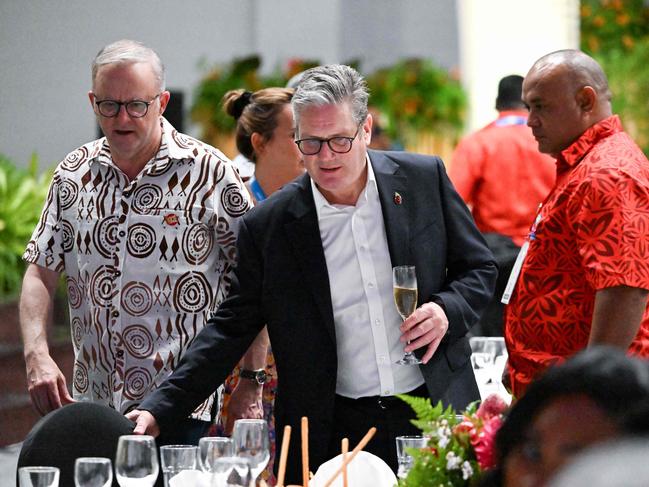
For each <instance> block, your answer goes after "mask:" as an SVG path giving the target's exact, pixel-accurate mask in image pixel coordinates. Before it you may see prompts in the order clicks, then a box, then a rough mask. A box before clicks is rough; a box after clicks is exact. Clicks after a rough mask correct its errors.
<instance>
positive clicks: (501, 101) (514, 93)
mask: <svg viewBox="0 0 649 487" xmlns="http://www.w3.org/2000/svg"><path fill="white" fill-rule="evenodd" d="M524 107H525V104H524V103H523V77H522V76H519V75H517V74H512V75H510V76H505V77H504V78H503V79H501V80H500V82H499V83H498V96H497V97H496V110H498V111H502V110H513V109H516V108H524Z"/></svg>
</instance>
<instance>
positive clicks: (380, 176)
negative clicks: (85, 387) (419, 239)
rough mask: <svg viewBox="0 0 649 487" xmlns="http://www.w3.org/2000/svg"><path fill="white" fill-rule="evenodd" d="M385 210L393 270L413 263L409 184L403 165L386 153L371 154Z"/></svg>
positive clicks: (382, 206)
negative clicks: (401, 167) (410, 242)
mask: <svg viewBox="0 0 649 487" xmlns="http://www.w3.org/2000/svg"><path fill="white" fill-rule="evenodd" d="M368 153H369V156H370V160H371V162H372V168H373V169H374V175H375V177H376V184H377V187H378V190H379V198H380V200H381V209H382V210H383V221H384V223H385V233H386V236H387V240H388V248H389V250H390V260H391V261H392V266H393V267H394V266H397V265H408V264H412V262H410V246H409V241H410V221H409V215H410V211H409V205H410V201H409V198H408V196H409V195H408V190H407V182H408V178H407V177H406V176H404V175H403V174H401V171H400V169H399V165H398V164H397V163H396V162H394V161H393V160H392V159H390V158H388V157H387V156H386V155H385V154H384V153H382V152H375V151H368Z"/></svg>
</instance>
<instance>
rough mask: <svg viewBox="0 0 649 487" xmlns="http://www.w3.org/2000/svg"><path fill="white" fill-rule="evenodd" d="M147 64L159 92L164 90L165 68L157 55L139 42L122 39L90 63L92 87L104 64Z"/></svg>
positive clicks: (105, 48)
mask: <svg viewBox="0 0 649 487" xmlns="http://www.w3.org/2000/svg"><path fill="white" fill-rule="evenodd" d="M117 63H149V64H150V65H151V67H152V68H153V72H154V74H155V77H156V79H157V80H158V83H159V86H160V91H164V90H165V67H164V65H163V64H162V61H161V60H160V57H159V56H158V54H157V53H156V52H155V51H154V50H153V49H151V48H150V47H146V46H145V45H144V44H142V43H141V42H137V41H132V40H129V39H122V40H120V41H116V42H113V43H112V44H108V45H107V46H105V47H104V48H103V49H102V50H101V51H99V52H98V53H97V55H96V56H95V59H94V60H93V61H92V85H93V86H94V85H95V79H96V78H97V71H99V68H100V67H101V66H104V65H106V64H117Z"/></svg>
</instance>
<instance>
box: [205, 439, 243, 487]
mask: <svg viewBox="0 0 649 487" xmlns="http://www.w3.org/2000/svg"><path fill="white" fill-rule="evenodd" d="M198 453H199V455H198V465H199V467H200V469H201V470H202V471H203V472H205V473H206V474H210V475H211V476H212V479H213V481H215V482H216V483H217V484H218V485H221V484H222V483H223V482H222V480H225V478H226V476H225V475H224V474H225V473H226V472H224V471H222V469H217V464H216V461H217V460H218V459H220V458H224V457H233V456H234V442H233V441H232V439H231V438H226V437H224V436H205V437H203V438H201V439H200V440H198Z"/></svg>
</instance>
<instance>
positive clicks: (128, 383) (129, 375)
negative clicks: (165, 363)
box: [124, 367, 151, 399]
mask: <svg viewBox="0 0 649 487" xmlns="http://www.w3.org/2000/svg"><path fill="white" fill-rule="evenodd" d="M150 384H151V372H149V371H148V370H146V369H145V368H143V367H133V368H131V369H128V370H127V371H126V374H125V376H124V397H126V398H127V399H142V397H143V396H144V394H145V393H146V392H147V390H148V388H149V385H150Z"/></svg>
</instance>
